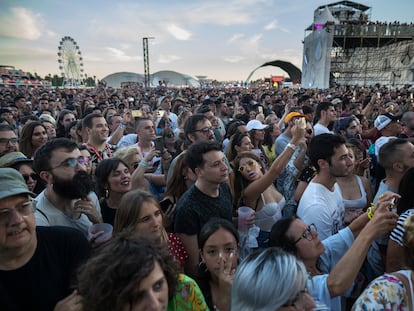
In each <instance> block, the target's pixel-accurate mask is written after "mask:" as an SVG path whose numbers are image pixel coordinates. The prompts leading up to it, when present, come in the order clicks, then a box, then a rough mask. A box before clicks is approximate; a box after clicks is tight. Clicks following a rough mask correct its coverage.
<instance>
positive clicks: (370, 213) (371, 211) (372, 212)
mask: <svg viewBox="0 0 414 311" xmlns="http://www.w3.org/2000/svg"><path fill="white" fill-rule="evenodd" d="M374 208H375V205H374V203H371V205H370V206H369V207H368V209H367V216H368V219H371V218H372V216H374Z"/></svg>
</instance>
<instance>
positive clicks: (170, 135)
mask: <svg viewBox="0 0 414 311" xmlns="http://www.w3.org/2000/svg"><path fill="white" fill-rule="evenodd" d="M164 137H167V138H171V137H174V134H165V135H164Z"/></svg>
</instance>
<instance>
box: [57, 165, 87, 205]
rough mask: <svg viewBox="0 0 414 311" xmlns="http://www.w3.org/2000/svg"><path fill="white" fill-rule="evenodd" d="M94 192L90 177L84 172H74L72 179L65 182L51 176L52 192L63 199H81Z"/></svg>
mask: <svg viewBox="0 0 414 311" xmlns="http://www.w3.org/2000/svg"><path fill="white" fill-rule="evenodd" d="M93 190H94V182H93V179H92V176H91V175H89V174H88V173H87V172H85V171H79V172H76V174H75V176H73V178H72V179H70V180H66V179H63V178H60V177H58V176H56V175H53V191H54V192H56V194H57V195H59V196H61V197H62V198H65V199H70V200H73V199H83V198H86V197H87V196H88V194H89V192H91V191H93Z"/></svg>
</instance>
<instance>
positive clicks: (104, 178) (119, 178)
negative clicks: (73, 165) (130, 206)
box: [95, 158, 132, 225]
mask: <svg viewBox="0 0 414 311" xmlns="http://www.w3.org/2000/svg"><path fill="white" fill-rule="evenodd" d="M95 175H96V179H97V182H98V187H99V193H100V197H101V201H100V205H101V213H102V219H103V222H105V223H109V224H111V225H113V224H114V220H115V214H116V211H117V209H118V208H119V206H120V205H119V204H120V201H121V199H122V197H123V195H124V194H125V193H127V192H128V191H130V190H131V188H132V185H131V173H130V172H129V168H128V165H127V164H126V163H125V162H124V161H122V160H121V159H118V158H112V159H105V160H103V161H101V162H100V163H99V164H98V166H97V168H96V172H95Z"/></svg>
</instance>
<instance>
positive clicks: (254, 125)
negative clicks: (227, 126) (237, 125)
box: [246, 120, 269, 132]
mask: <svg viewBox="0 0 414 311" xmlns="http://www.w3.org/2000/svg"><path fill="white" fill-rule="evenodd" d="M268 126H269V125H267V124H263V123H262V122H260V121H259V120H250V121H249V122H247V125H246V127H247V130H248V131H249V132H250V131H251V130H264V129H265V128H267V127H268Z"/></svg>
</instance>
